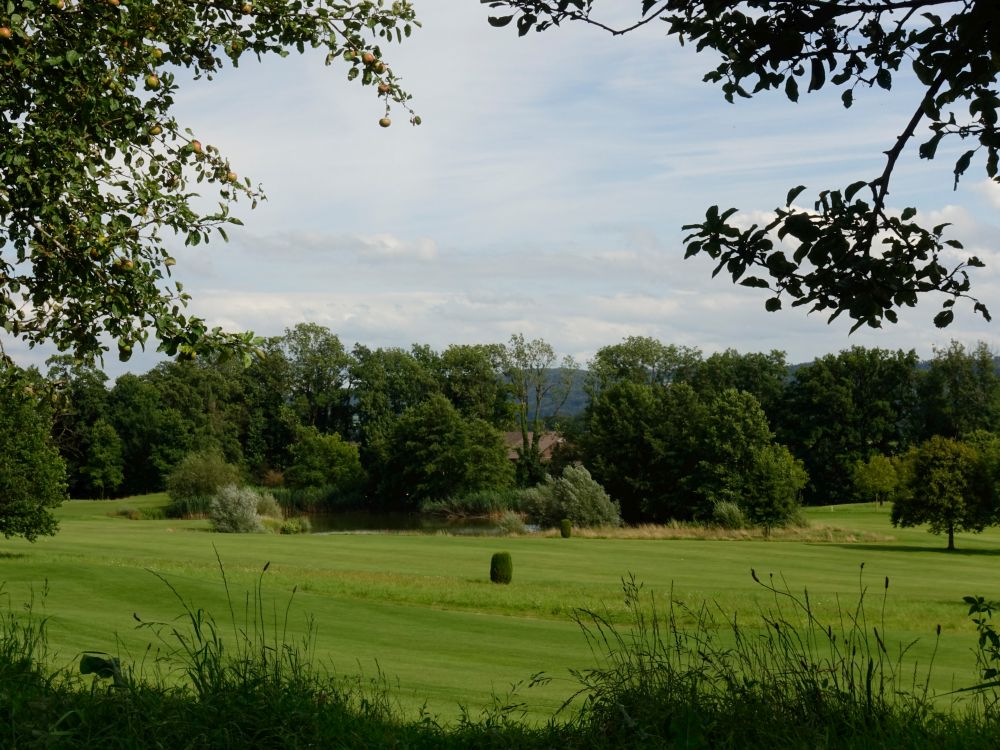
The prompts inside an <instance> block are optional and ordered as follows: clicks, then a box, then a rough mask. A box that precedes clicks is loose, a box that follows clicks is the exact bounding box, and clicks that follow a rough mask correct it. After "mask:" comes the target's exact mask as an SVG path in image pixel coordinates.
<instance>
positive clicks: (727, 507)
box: [712, 500, 749, 529]
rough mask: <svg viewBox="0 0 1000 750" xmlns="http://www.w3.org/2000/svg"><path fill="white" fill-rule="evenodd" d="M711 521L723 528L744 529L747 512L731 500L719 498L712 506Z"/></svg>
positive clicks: (746, 523) (747, 523)
mask: <svg viewBox="0 0 1000 750" xmlns="http://www.w3.org/2000/svg"><path fill="white" fill-rule="evenodd" d="M712 523H713V524H715V525H716V526H719V527H721V528H723V529H745V528H746V527H747V526H748V525H749V522H748V521H747V514H746V513H744V512H743V509H742V508H741V507H740V506H739V505H737V504H736V503H735V502H733V501H732V500H719V501H718V502H716V503H715V505H714V506H712Z"/></svg>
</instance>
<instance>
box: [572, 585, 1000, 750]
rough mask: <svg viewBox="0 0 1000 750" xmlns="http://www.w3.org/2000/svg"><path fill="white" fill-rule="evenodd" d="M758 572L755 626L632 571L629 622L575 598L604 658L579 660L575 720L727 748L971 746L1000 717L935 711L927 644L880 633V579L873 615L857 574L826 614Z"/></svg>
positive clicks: (664, 740)
mask: <svg viewBox="0 0 1000 750" xmlns="http://www.w3.org/2000/svg"><path fill="white" fill-rule="evenodd" d="M862 567H863V566H862ZM753 577H754V580H756V581H757V582H758V583H759V585H761V586H763V587H764V588H765V589H766V590H767V591H768V592H769V593H770V594H771V596H772V598H773V606H772V608H771V609H768V610H766V611H761V612H760V622H759V623H757V624H756V626H753V627H747V626H746V625H744V624H741V623H740V622H738V620H737V619H736V618H735V617H727V616H726V614H725V613H724V612H722V611H719V610H718V609H717V608H713V607H712V606H710V605H707V604H703V605H700V606H698V607H696V608H692V607H689V606H688V605H686V604H684V603H683V602H681V601H678V600H677V599H675V598H674V597H673V595H672V594H671V596H670V597H669V598H668V600H667V603H666V605H665V607H664V606H659V605H658V604H657V603H656V602H655V600H654V598H653V597H652V595H648V596H647V595H644V592H643V591H642V587H641V586H640V585H639V584H638V583H637V582H636V581H635V580H634V578H629V579H626V580H625V581H624V583H623V593H624V598H625V604H626V608H627V609H628V611H629V613H630V615H631V619H630V622H629V624H628V626H626V627H622V626H620V625H615V624H614V623H612V622H611V620H610V619H609V618H608V617H607V616H605V614H603V613H600V612H597V611H594V610H579V611H578V612H577V614H576V620H577V623H578V624H579V625H580V627H581V629H582V632H583V633H584V636H585V637H586V638H587V640H588V642H589V644H590V646H591V649H592V651H593V653H594V654H595V656H596V657H597V658H598V659H599V660H600V661H601V666H599V667H597V668H594V669H589V670H585V671H579V672H576V673H575V675H576V677H577V679H578V680H579V682H580V685H581V687H580V690H579V691H578V693H577V694H576V695H575V696H574V698H575V699H582V700H583V708H582V709H580V711H579V715H578V720H579V721H580V722H581V724H582V725H583V726H585V727H586V728H587V730H588V731H589V732H592V733H599V734H601V735H602V736H604V737H608V738H613V739H614V741H615V742H617V743H620V744H621V745H622V746H632V745H639V746H650V747H734V748H735V747H741V748H742V747H760V748H773V747H859V748H860V747H932V746H937V743H938V742H941V741H943V738H945V737H947V738H948V742H947V746H955V747H958V746H963V745H962V743H963V742H966V743H972V744H970V745H966V746H975V745H976V743H977V742H981V741H982V740H983V739H984V737H986V736H988V734H989V733H990V732H993V731H996V730H997V729H998V728H1000V722H998V718H1000V717H998V716H997V714H996V712H993V711H979V712H977V711H974V710H969V709H970V708H971V707H970V706H964V707H963V706H961V705H958V704H952V705H950V706H948V707H946V709H945V710H942V709H941V707H939V706H938V705H937V704H936V702H935V700H934V695H933V694H932V693H931V691H930V689H929V685H930V677H931V672H932V669H933V655H932V656H931V657H930V659H929V660H928V661H927V663H925V664H919V663H918V662H917V661H916V660H915V659H913V658H911V657H910V652H911V649H912V646H913V645H914V643H913V642H910V643H901V644H895V645H892V644H890V643H889V642H888V641H887V639H886V635H885V626H884V621H885V606H886V593H887V591H888V588H889V580H888V578H886V579H885V585H884V589H883V596H882V601H881V606H880V607H879V609H878V612H877V615H876V616H875V618H874V619H872V618H871V616H870V614H869V612H868V609H867V607H866V598H867V596H868V591H867V588H866V587H865V586H864V585H863V584H862V585H861V588H860V593H859V596H858V599H857V602H856V604H855V605H854V606H853V607H852V608H850V609H846V610H844V609H842V610H841V611H840V614H839V617H837V618H836V619H835V620H834V621H832V622H823V621H821V620H820V619H819V617H818V616H817V615H816V613H815V611H814V610H813V607H812V605H811V603H810V599H809V595H808V592H804V593H803V594H802V595H796V594H794V593H793V592H791V591H790V590H789V589H788V587H787V586H785V585H780V586H779V585H776V583H775V582H774V580H773V579H770V580H767V581H761V580H760V579H758V577H757V575H756V573H754V574H753ZM937 638H940V629H938V633H937ZM936 650H937V646H936V644H935V649H934V652H935V653H936ZM956 738H961V742H956V741H955V740H956Z"/></svg>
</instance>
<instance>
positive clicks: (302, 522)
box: [281, 516, 312, 534]
mask: <svg viewBox="0 0 1000 750" xmlns="http://www.w3.org/2000/svg"><path fill="white" fill-rule="evenodd" d="M310 531H312V522H311V521H310V520H309V518H308V517H306V516H295V517H294V518H286V519H285V521H284V523H282V524H281V533H282V534H308V533H309V532H310Z"/></svg>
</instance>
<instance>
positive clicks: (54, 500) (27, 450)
mask: <svg viewBox="0 0 1000 750" xmlns="http://www.w3.org/2000/svg"><path fill="white" fill-rule="evenodd" d="M39 387H40V379H38V378H34V379H31V378H28V377H26V376H25V373H24V372H23V371H21V370H19V369H17V368H15V367H11V366H7V365H0V534H3V535H4V536H5V537H8V538H9V537H12V536H23V537H24V538H25V539H27V540H28V541H32V542H33V541H35V539H37V538H38V537H39V536H42V535H46V534H48V535H51V534H54V533H55V532H56V519H55V517H54V516H53V515H52V509H53V508H55V507H58V506H59V504H60V503H62V501H63V500H65V499H66V473H65V469H64V466H63V462H62V459H61V458H60V457H59V452H58V451H57V450H56V448H55V446H54V445H53V444H52V440H51V436H50V431H51V429H52V423H51V417H50V415H49V411H48V407H47V405H46V401H45V399H44V398H43V397H42V394H41V393H39V392H38V390H37V389H39Z"/></svg>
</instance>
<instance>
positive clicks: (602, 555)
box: [0, 495, 1000, 718]
mask: <svg viewBox="0 0 1000 750" xmlns="http://www.w3.org/2000/svg"><path fill="white" fill-rule="evenodd" d="M165 501H166V498H165V497H164V496H162V495H161V496H149V497H144V498H127V499H125V500H121V501H104V502H98V501H94V502H91V501H73V502H70V503H67V504H65V505H64V506H63V507H62V508H61V509H60V510H59V517H60V522H61V528H60V531H59V533H58V534H57V535H56V536H55V537H52V538H46V539H41V540H39V541H38V542H36V543H35V544H28V543H26V542H24V541H22V540H8V541H5V542H3V543H0V571H2V572H0V580H2V581H6V590H7V593H8V596H9V597H10V600H11V602H12V603H13V604H14V605H15V606H17V605H19V604H20V603H21V602H23V601H25V600H26V599H27V598H28V596H29V594H30V591H31V590H35V591H39V590H40V589H41V588H42V586H43V584H44V582H45V581H46V580H47V581H48V582H49V584H50V593H49V595H48V598H47V601H46V602H45V608H46V610H45V611H46V614H48V615H49V616H50V617H51V620H50V625H49V647H50V651H52V652H54V654H55V656H54V659H53V661H54V662H55V663H56V664H57V665H60V664H67V663H69V662H71V661H74V660H75V659H77V658H78V655H79V653H80V652H82V651H85V650H103V651H111V652H116V651H118V650H121V651H123V655H124V656H125V659H126V660H131V661H134V662H139V661H141V660H142V659H143V658H144V655H145V652H146V646H147V644H148V643H149V642H150V637H149V632H148V631H145V630H137V629H136V627H135V626H136V622H135V620H134V619H133V613H137V614H138V615H139V617H140V618H141V619H143V620H146V621H148V620H160V621H169V620H171V618H174V617H176V616H177V615H178V614H179V611H178V607H177V602H176V600H175V599H174V598H173V596H172V595H171V594H170V592H169V591H168V590H167V589H166V587H165V586H164V585H163V583H162V582H161V581H160V580H158V579H157V577H156V576H154V575H153V574H152V573H151V572H149V571H155V572H156V573H158V574H160V575H162V576H164V577H166V578H167V579H168V580H169V581H170V582H171V583H172V584H173V585H174V586H176V588H177V589H178V590H179V592H180V593H181V594H182V595H183V596H184V597H185V598H186V599H189V600H190V601H191V602H192V603H193V605H194V606H195V607H204V608H205V609H208V610H209V611H211V612H213V613H214V614H215V615H216V617H217V618H220V619H221V618H222V617H223V615H226V614H227V613H228V608H227V605H226V599H225V592H224V588H223V585H222V581H221V577H220V575H219V571H218V566H217V561H216V552H217V553H218V556H219V558H221V560H222V561H223V563H224V565H225V569H226V574H227V576H228V578H229V581H230V585H231V587H232V588H233V589H234V590H236V591H244V590H247V591H249V590H251V589H252V587H253V585H254V582H255V581H256V579H257V576H258V574H259V573H260V571H261V569H262V567H263V566H264V564H265V563H268V562H269V563H270V567H269V569H268V571H267V575H266V577H265V593H266V594H267V595H268V596H270V597H271V598H270V602H271V605H270V606H273V607H274V611H275V612H281V611H283V608H284V605H285V603H286V602H287V600H288V598H289V597H290V596H291V595H292V591H293V590H295V591H296V593H295V594H294V603H293V608H292V613H293V614H292V621H291V627H292V640H296V639H297V638H298V637H300V636H303V635H304V634H305V633H306V630H307V626H308V617H307V616H312V617H313V618H314V619H315V623H316V625H317V626H318V635H317V639H316V653H317V656H318V658H320V659H321V660H323V661H324V662H325V663H329V664H332V665H333V667H334V669H335V670H336V671H338V672H339V673H343V674H352V673H357V672H359V671H360V672H363V673H365V674H368V675H373V674H375V673H376V672H377V671H378V670H379V669H381V670H382V671H383V672H384V673H385V674H386V675H387V676H388V677H389V678H390V682H391V684H392V686H393V688H394V691H395V693H396V694H397V695H398V696H399V698H400V700H401V701H402V703H403V705H404V707H406V708H407V709H408V710H411V711H415V710H416V709H417V708H418V707H419V706H420V705H421V704H423V703H424V701H427V707H428V709H429V710H430V711H431V712H432V713H434V714H437V715H440V716H442V717H443V718H453V717H454V716H455V715H456V714H457V711H458V709H457V706H458V705H459V704H464V705H466V706H468V707H469V708H470V709H471V710H472V711H473V712H476V711H478V710H479V709H480V708H481V707H482V706H486V705H490V702H491V698H492V696H491V693H493V692H497V693H504V692H506V691H507V690H508V689H509V687H510V685H511V684H513V683H517V682H520V681H526V680H528V679H529V678H530V676H531V675H532V674H533V673H535V672H539V671H544V672H547V673H548V674H549V675H551V676H553V677H555V678H556V679H555V680H553V681H552V682H551V683H548V684H546V685H542V686H539V687H534V688H532V689H530V690H524V691H522V693H521V695H520V699H521V700H524V701H526V702H527V704H528V706H529V711H530V713H531V714H532V715H533V716H535V717H542V716H548V715H550V714H551V712H552V710H553V709H554V708H555V707H556V706H557V705H559V703H560V702H561V701H562V700H563V699H564V698H565V697H566V696H567V695H569V694H570V692H571V691H572V690H573V689H574V683H573V682H572V680H571V679H570V678H569V676H568V672H567V670H568V669H569V668H580V667H586V666H588V665H590V664H591V662H592V656H591V653H590V651H589V650H588V647H587V644H586V642H585V640H584V639H583V638H582V637H581V635H580V633H579V630H578V627H577V626H576V625H575V624H574V623H573V622H572V621H571V619H570V615H571V614H572V612H573V611H574V609H575V608H578V607H587V608H591V609H597V610H600V611H606V612H607V613H608V617H609V619H610V620H611V621H613V622H619V623H621V622H625V621H626V617H627V612H626V611H625V607H624V603H623V601H622V592H621V580H622V578H623V577H624V576H626V575H628V574H632V575H634V576H635V578H636V579H637V580H638V581H641V582H642V583H643V584H644V585H645V587H646V589H647V590H652V591H655V592H658V593H659V595H660V596H661V597H666V595H667V594H668V592H669V591H670V590H671V589H672V590H673V592H674V596H675V598H677V599H680V600H682V601H684V602H685V603H688V604H697V603H699V602H702V601H714V602H717V603H718V605H719V606H720V607H721V608H722V610H723V611H725V612H728V613H739V617H740V619H741V621H743V622H744V623H749V622H751V621H753V617H754V613H755V612H756V611H757V609H758V608H759V607H766V606H768V603H769V598H768V595H767V593H766V592H765V591H764V590H762V589H761V588H760V587H759V586H757V585H756V584H754V583H753V581H752V580H751V578H750V569H751V568H754V569H755V570H756V571H757V573H758V575H760V576H761V577H762V578H763V577H765V576H767V575H768V574H770V573H773V574H775V575H776V576H778V577H779V578H780V577H782V576H783V577H784V579H785V581H787V584H788V586H789V587H790V588H791V589H792V590H801V589H803V588H808V590H809V594H810V599H811V602H812V604H813V606H814V608H815V609H816V610H817V611H818V612H819V613H820V614H821V616H834V615H835V613H836V611H837V609H838V606H839V607H840V608H842V609H843V608H850V607H852V606H853V604H854V603H855V602H856V600H857V596H858V591H859V571H860V569H861V565H862V563H863V564H864V574H863V583H864V585H867V586H868V587H869V588H870V589H871V591H870V598H869V600H868V602H869V605H871V604H872V602H875V601H880V599H881V593H882V589H883V581H884V579H885V578H886V577H888V578H889V580H890V588H889V603H888V606H887V609H886V612H885V621H886V622H885V625H886V630H887V632H888V633H889V635H890V638H891V639H892V640H891V642H890V647H892V646H893V644H899V643H905V642H909V641H910V640H913V639H920V644H918V646H917V648H916V650H915V653H916V654H917V655H918V656H920V657H921V658H922V659H925V658H926V657H927V655H928V654H929V650H930V648H931V645H932V643H933V640H934V638H933V636H934V632H935V629H936V627H937V626H938V625H941V627H942V640H941V645H940V650H939V653H938V656H937V660H936V667H935V670H934V687H936V688H937V689H938V690H947V689H950V688H952V687H957V686H960V685H965V684H969V683H970V682H972V681H973V680H974V678H975V674H974V660H973V656H972V653H971V649H972V647H973V645H974V634H975V633H974V628H973V626H972V624H971V622H969V620H968V618H967V617H966V608H965V606H964V605H963V604H962V601H961V597H962V596H963V595H965V594H982V595H983V596H986V597H987V598H993V599H997V598H1000V579H998V578H997V576H996V573H995V571H996V566H997V563H998V562H1000V558H998V555H1000V532H998V531H997V530H995V529H991V530H989V531H988V532H987V533H985V534H982V535H961V536H960V537H959V538H958V545H959V551H958V552H957V553H952V554H949V553H946V552H945V551H944V550H943V547H944V540H943V539H941V538H939V537H934V536H932V535H930V534H927V533H926V532H925V531H923V530H921V529H905V530H900V529H895V530H894V529H892V528H891V526H890V525H889V520H888V512H889V511H888V507H886V508H874V507H872V506H835V507H832V508H821V509H812V510H810V511H809V516H810V518H811V519H812V520H813V521H814V522H815V523H826V524H830V525H833V526H838V527H842V528H852V529H858V530H861V531H873V532H877V533H882V534H890V535H892V536H893V537H894V539H893V540H892V541H887V542H880V543H865V544H842V543H834V544H821V543H803V542H791V541H739V542H731V541H704V540H697V539H683V540H646V539H642V540H627V539H584V538H578V537H573V538H571V539H560V538H542V537H532V536H525V537H510V538H504V539H502V540H498V539H491V538H488V537H459V536H455V537H451V536H441V535H429V536H427V535H423V536H422V535H408V534H338V535H328V536H278V535H265V534H258V535H224V534H213V533H211V532H210V531H209V530H208V524H207V522H206V521H177V520H162V521H160V520H156V521H153V520H141V521H137V520H130V519H128V518H124V517H121V516H117V515H114V514H115V513H116V511H117V510H119V509H121V508H139V509H141V508H142V507H153V506H156V505H163V504H165ZM500 549H503V550H508V551H510V552H511V554H512V555H513V560H514V570H515V575H514V581H513V583H512V584H511V585H509V586H496V585H493V584H491V583H490V582H489V563H490V557H491V555H492V554H493V552H495V551H498V550H500ZM875 611H877V607H876V609H875ZM145 658H149V657H145Z"/></svg>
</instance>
